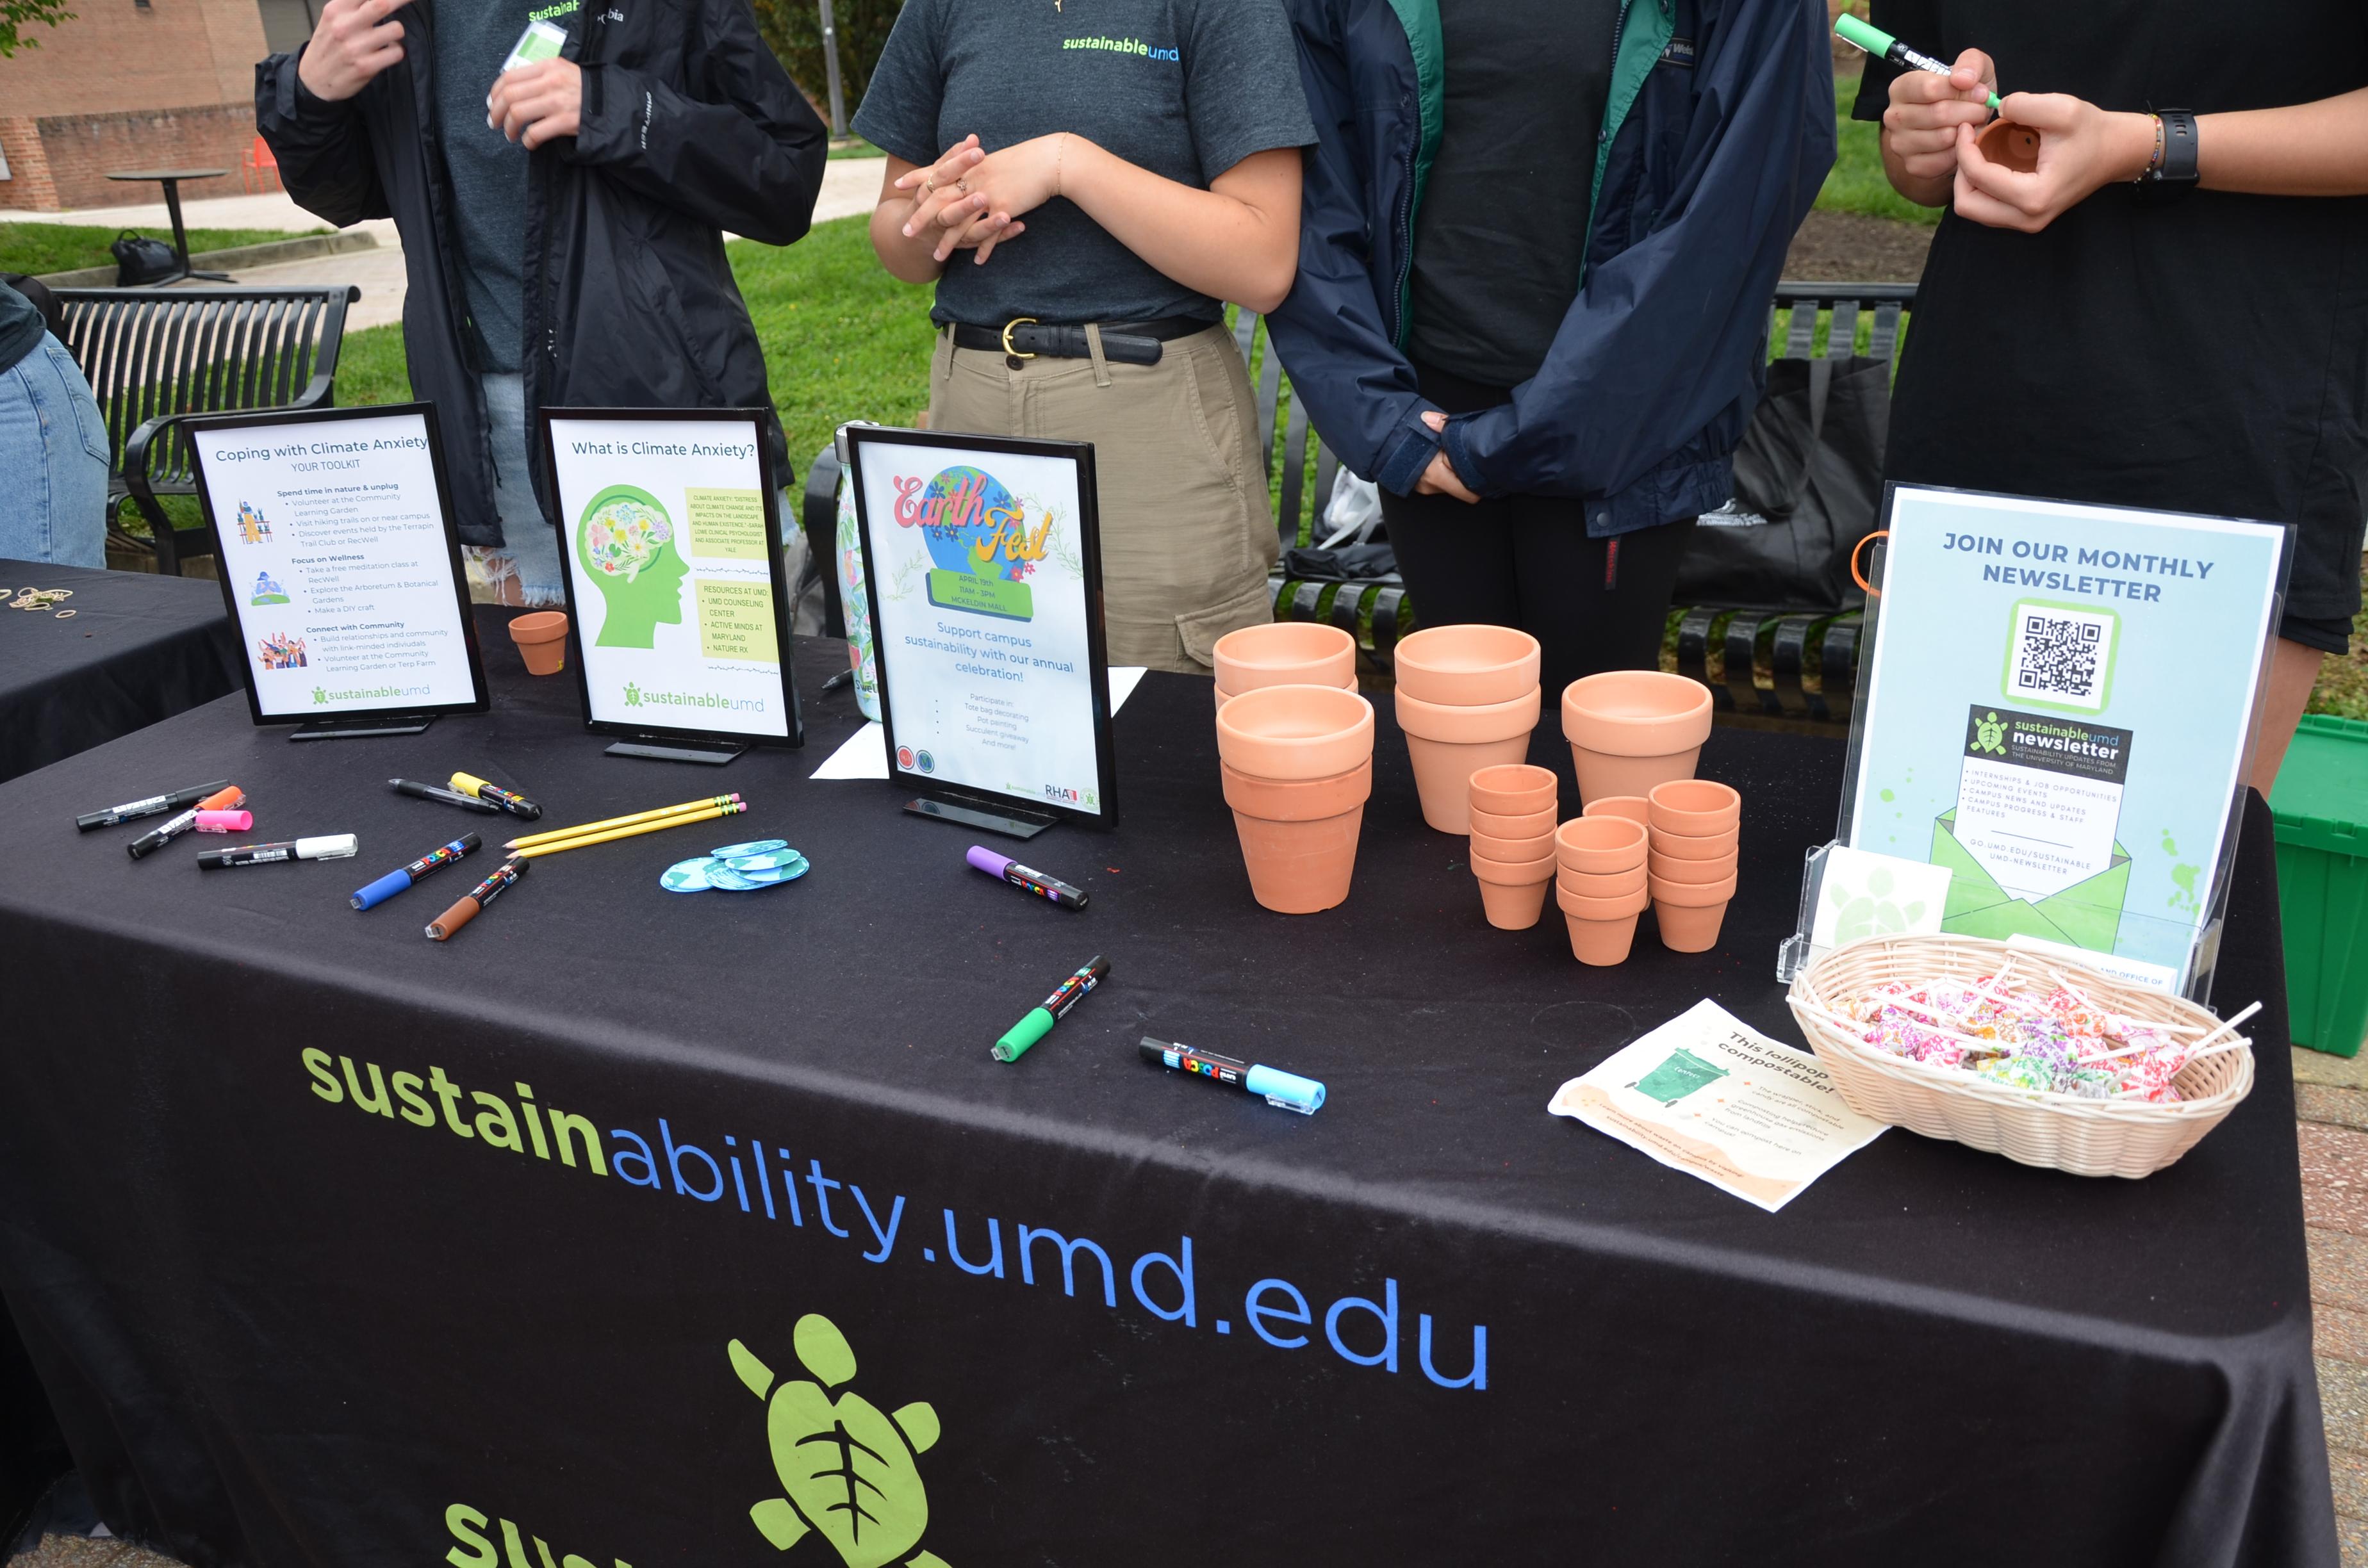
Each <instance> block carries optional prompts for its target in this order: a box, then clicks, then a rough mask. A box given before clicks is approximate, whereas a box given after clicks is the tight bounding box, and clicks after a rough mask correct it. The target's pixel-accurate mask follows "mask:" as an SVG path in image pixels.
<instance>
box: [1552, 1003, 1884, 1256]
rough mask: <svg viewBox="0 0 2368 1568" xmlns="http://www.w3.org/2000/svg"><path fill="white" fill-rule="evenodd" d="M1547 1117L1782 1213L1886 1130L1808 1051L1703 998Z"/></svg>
mask: <svg viewBox="0 0 2368 1568" xmlns="http://www.w3.org/2000/svg"><path fill="white" fill-rule="evenodd" d="M1546 1108H1547V1109H1548V1110H1550V1111H1552V1112H1553V1113H1554V1115H1556V1116H1567V1117H1572V1118H1574V1119H1577V1120H1580V1121H1583V1122H1585V1123H1587V1124H1588V1126H1589V1127H1592V1128H1594V1129H1595V1130H1596V1131H1599V1132H1607V1133H1609V1134H1611V1136H1612V1137H1614V1138H1617V1139H1618V1140H1620V1142H1622V1143H1625V1144H1627V1145H1629V1146H1630V1147H1631V1148H1634V1149H1641V1150H1643V1151H1644V1152H1645V1153H1647V1154H1650V1155H1651V1156H1652V1157H1653V1158H1655V1159H1656V1160H1658V1161H1660V1162H1661V1164H1663V1165H1668V1167H1669V1168H1671V1169H1672V1170H1680V1171H1684V1172H1685V1173H1686V1174H1687V1175H1689V1176H1700V1177H1701V1178H1702V1180H1704V1181H1706V1182H1708V1183H1710V1184H1711V1185H1712V1186H1713V1187H1718V1188H1719V1189H1721V1190H1722V1191H1725V1192H1728V1193H1732V1194H1733V1195H1734V1196H1736V1197H1737V1198H1740V1199H1743V1200H1744V1201H1745V1202H1747V1203H1756V1204H1758V1205H1759V1207H1760V1208H1762V1209H1765V1210H1768V1212H1770V1214H1773V1213H1775V1212H1776V1211H1777V1210H1779V1209H1782V1208H1783V1207H1784V1205H1786V1204H1787V1203H1790V1202H1791V1201H1793V1199H1795V1198H1797V1197H1799V1196H1800V1194H1801V1192H1802V1191H1803V1189H1804V1188H1805V1187H1807V1186H1808V1185H1809V1184H1810V1183H1811V1182H1813V1181H1815V1180H1816V1179H1817V1178H1818V1177H1819V1176H1823V1175H1825V1174H1826V1173H1827V1171H1829V1170H1831V1169H1833V1168H1834V1166H1835V1165H1839V1164H1840V1163H1841V1161H1842V1160H1843V1159H1844V1158H1845V1157H1847V1156H1849V1155H1850V1154H1853V1153H1857V1152H1858V1151H1859V1150H1861V1149H1863V1148H1865V1147H1866V1146H1867V1144H1869V1143H1871V1142H1873V1141H1874V1136H1875V1134H1876V1133H1878V1132H1881V1131H1883V1130H1884V1126H1885V1125H1887V1124H1886V1123H1884V1122H1880V1121H1876V1120H1874V1119H1872V1118H1869V1117H1863V1116H1861V1115H1859V1113H1858V1112H1856V1111H1854V1110H1852V1109H1850V1107H1848V1106H1846V1105H1844V1104H1843V1103H1842V1097H1841V1096H1840V1094H1839V1092H1837V1091H1836V1090H1835V1088H1834V1085H1833V1080H1832V1079H1831V1078H1829V1077H1827V1074H1826V1070H1825V1069H1824V1068H1822V1067H1820V1066H1818V1065H1817V1059H1816V1057H1815V1056H1813V1055H1811V1054H1810V1053H1809V1052H1807V1051H1800V1050H1796V1049H1795V1048H1793V1047H1792V1046H1789V1045H1785V1044H1783V1043H1782V1042H1781V1041H1778V1040H1770V1039H1769V1038H1768V1037H1767V1036H1766V1035H1764V1034H1761V1033H1759V1031H1758V1030H1756V1029H1753V1028H1748V1026H1746V1025H1745V1023H1744V1022H1743V1020H1742V1019H1740V1018H1738V1017H1736V1016H1735V1015H1734V1014H1732V1013H1730V1012H1728V1011H1727V1010H1726V1009H1725V1008H1724V1007H1722V1006H1719V1005H1718V1004H1717V1003H1715V1002H1713V1001H1710V1000H1708V999H1707V998H1705V999H1704V1000H1702V1001H1700V1002H1697V1003H1695V1004H1694V1005H1693V1006H1691V1008H1689V1009H1688V1010H1686V1011H1685V1012H1683V1013H1680V1014H1679V1015H1678V1016H1677V1017H1674V1018H1671V1019H1670V1020H1669V1021H1668V1023H1666V1024H1663V1025H1662V1026H1661V1027H1660V1028H1656V1029H1655V1030H1653V1031H1652V1032H1651V1033H1649V1034H1647V1035H1645V1036H1644V1037H1643V1038H1642V1039H1639V1040H1633V1041H1631V1042H1630V1043H1628V1044H1627V1045H1625V1046H1622V1048H1621V1049H1620V1050H1618V1051H1613V1052H1612V1053H1611V1055H1610V1056H1608V1057H1606V1058H1605V1059H1604V1060H1603V1061H1602V1062H1600V1063H1598V1064H1597V1065H1596V1066H1595V1067H1594V1068H1593V1069H1592V1070H1590V1071H1588V1072H1587V1073H1583V1074H1580V1075H1579V1076H1577V1077H1576V1078H1573V1079H1572V1080H1571V1081H1570V1082H1568V1083H1567V1084H1565V1085H1563V1086H1562V1087H1561V1088H1559V1089H1557V1090H1555V1091H1554V1098H1553V1099H1552V1100H1550V1101H1548V1102H1547V1104H1546Z"/></svg>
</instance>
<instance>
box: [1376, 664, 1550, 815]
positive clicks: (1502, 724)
mask: <svg viewBox="0 0 2368 1568" xmlns="http://www.w3.org/2000/svg"><path fill="white" fill-rule="evenodd" d="M1397 704H1398V728H1399V729H1401V730H1404V731H1405V732H1406V733H1407V734H1409V735H1420V736H1421V737H1422V738H1423V739H1424V740H1427V741H1445V742H1447V743H1448V744H1451V745H1471V744H1474V743H1475V742H1479V741H1501V740H1503V739H1504V738H1505V737H1506V736H1508V735H1520V736H1523V737H1525V738H1526V737H1527V736H1528V734H1529V733H1530V732H1531V730H1534V729H1536V728H1537V727H1538V715H1539V714H1540V713H1541V712H1543V710H1544V708H1545V702H1544V699H1543V696H1542V695H1541V694H1540V693H1539V691H1538V688H1537V687H1534V686H1533V687H1530V689H1529V690H1527V691H1525V692H1523V693H1522V694H1521V695H1520V696H1519V697H1516V698H1512V699H1509V700H1508V701H1504V702H1486V703H1478V704H1470V705H1467V704H1463V703H1450V702H1425V701H1424V700H1423V699H1420V698H1418V697H1409V696H1407V695H1406V687H1398V688H1397ZM1470 787H1471V786H1470V780H1468V779H1467V780H1466V781H1465V788H1466V789H1469V788H1470Z"/></svg>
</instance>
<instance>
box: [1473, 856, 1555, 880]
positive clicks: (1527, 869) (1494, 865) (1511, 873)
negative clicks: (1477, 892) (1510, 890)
mask: <svg viewBox="0 0 2368 1568" xmlns="http://www.w3.org/2000/svg"><path fill="white" fill-rule="evenodd" d="M1470 860H1471V864H1472V874H1473V875H1474V876H1475V877H1477V878H1479V879H1480V880H1481V881H1484V882H1500V883H1502V884H1504V885H1505V886H1507V887H1526V886H1528V885H1529V884H1530V883H1531V882H1550V881H1554V857H1553V856H1552V855H1546V856H1543V857H1541V858H1537V859H1534V860H1499V859H1497V858H1496V857H1494V856H1491V855H1474V856H1472V857H1470Z"/></svg>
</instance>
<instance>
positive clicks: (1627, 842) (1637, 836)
mask: <svg viewBox="0 0 2368 1568" xmlns="http://www.w3.org/2000/svg"><path fill="white" fill-rule="evenodd" d="M1554 858H1555V859H1556V860H1558V861H1559V862H1560V863H1561V864H1562V866H1563V867H1564V869H1566V870H1572V871H1598V872H1600V871H1625V870H1629V869H1632V868H1634V867H1637V866H1641V865H1643V864H1644V863H1645V826H1644V824H1642V823H1633V822H1630V821H1629V820H1628V819H1627V818H1626V817H1573V818H1571V819H1570V820H1569V821H1568V822H1566V823H1565V824H1562V826H1560V827H1559V828H1556V829H1555V830H1554Z"/></svg>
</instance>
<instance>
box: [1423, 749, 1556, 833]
mask: <svg viewBox="0 0 2368 1568" xmlns="http://www.w3.org/2000/svg"><path fill="white" fill-rule="evenodd" d="M1529 755H1530V733H1529V731H1527V730H1523V731H1521V732H1520V733H1519V734H1514V735H1507V736H1505V737H1504V738H1503V739H1501V740H1494V741H1486V742H1479V743H1475V744H1466V745H1458V744H1452V743H1450V742H1446V741H1433V740H1426V739H1424V738H1423V737H1422V736H1420V735H1417V734H1413V733H1409V734H1408V735H1407V736H1406V756H1407V758H1408V759H1409V760H1410V761H1412V762H1413V764H1414V787H1415V792H1416V793H1417V795H1418V796H1420V797H1421V800H1422V820H1423V821H1424V822H1426V823H1429V824H1430V825H1431V826H1432V827H1434V828H1436V829H1437V830H1438V831H1440V833H1469V832H1471V831H1472V776H1473V775H1474V773H1477V772H1479V771H1480V770H1481V769H1482V768H1484V767H1497V766H1499V765H1501V764H1504V763H1508V762H1519V761H1520V759H1521V758H1522V757H1525V756H1529Z"/></svg>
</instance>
